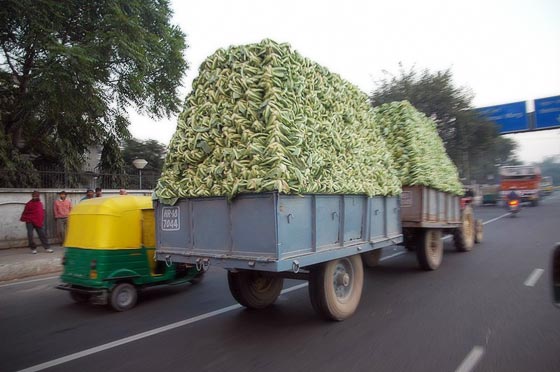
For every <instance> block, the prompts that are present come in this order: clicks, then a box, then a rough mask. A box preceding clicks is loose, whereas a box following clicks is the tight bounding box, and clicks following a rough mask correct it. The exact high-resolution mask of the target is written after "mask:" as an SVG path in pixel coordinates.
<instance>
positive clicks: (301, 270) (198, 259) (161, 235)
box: [155, 192, 403, 320]
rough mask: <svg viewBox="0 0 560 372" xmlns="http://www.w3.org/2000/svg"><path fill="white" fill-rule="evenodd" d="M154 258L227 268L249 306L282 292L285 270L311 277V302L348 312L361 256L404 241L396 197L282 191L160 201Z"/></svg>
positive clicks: (373, 258) (374, 255)
mask: <svg viewBox="0 0 560 372" xmlns="http://www.w3.org/2000/svg"><path fill="white" fill-rule="evenodd" d="M155 209H156V225H157V229H156V240H157V242H156V245H157V249H156V258H157V259H158V260H160V261H166V262H168V263H169V264H170V263H177V262H181V263H188V264H192V265H196V266H197V267H199V268H207V267H208V266H210V265H214V266H221V267H223V268H225V269H227V270H228V283H229V288H230V291H231V294H232V295H233V297H234V298H235V299H236V300H237V301H238V302H239V303H240V304H242V305H244V306H246V307H249V308H257V309H258V308H264V307H266V306H269V305H271V304H272V303H274V302H275V301H276V299H277V297H278V296H279V294H280V291H281V290H282V286H283V280H284V278H293V279H301V280H308V281H309V295H310V298H311V303H312V305H313V307H314V309H315V310H316V311H317V312H318V313H319V314H320V315H322V316H323V317H325V318H328V319H334V320H343V319H345V318H347V317H349V316H350V315H352V314H353V313H354V311H355V310H356V308H357V306H358V304H359V301H360V297H361V292H362V286H363V277H364V274H363V264H362V262H363V263H364V264H365V265H366V266H373V265H375V264H377V263H378V261H379V258H380V253H381V250H380V249H381V248H383V247H387V246H390V245H395V244H399V243H401V242H402V240H403V235H402V233H401V219H400V207H399V198H398V197H367V196H365V195H301V196H299V195H284V194H279V193H277V192H270V193H258V194H241V195H238V196H237V197H235V198H234V199H233V200H228V199H227V198H225V197H207V198H192V199H179V200H178V201H177V203H175V204H174V205H165V204H161V203H159V202H158V201H156V202H155Z"/></svg>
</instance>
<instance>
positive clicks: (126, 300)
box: [110, 283, 138, 311]
mask: <svg viewBox="0 0 560 372" xmlns="http://www.w3.org/2000/svg"><path fill="white" fill-rule="evenodd" d="M137 300H138V292H137V291H136V287H135V286H134V285H132V284H130V283H119V284H117V285H116V286H115V287H114V288H113V289H112V290H111V297H110V304H111V307H112V308H113V309H114V310H116V311H126V310H130V309H132V308H133V307H134V306H135V305H136V301H137Z"/></svg>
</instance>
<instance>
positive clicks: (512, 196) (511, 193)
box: [506, 187, 521, 201]
mask: <svg viewBox="0 0 560 372" xmlns="http://www.w3.org/2000/svg"><path fill="white" fill-rule="evenodd" d="M509 190H510V191H509V194H507V196H506V199H507V200H508V201H511V200H517V201H519V200H520V199H521V196H520V195H519V193H518V192H517V190H516V189H515V187H510V188H509Z"/></svg>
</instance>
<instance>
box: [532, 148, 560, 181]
mask: <svg viewBox="0 0 560 372" xmlns="http://www.w3.org/2000/svg"><path fill="white" fill-rule="evenodd" d="M537 165H538V166H539V167H540V168H541V173H542V175H543V176H550V177H552V182H553V183H554V185H556V186H558V185H560V156H559V155H556V156H554V155H553V156H548V157H546V158H544V159H543V160H542V161H541V162H540V163H537Z"/></svg>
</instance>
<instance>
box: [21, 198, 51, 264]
mask: <svg viewBox="0 0 560 372" xmlns="http://www.w3.org/2000/svg"><path fill="white" fill-rule="evenodd" d="M19 220H20V221H22V222H25V227H26V228H27V240H28V241H29V248H31V253H33V254H36V253H37V245H36V244H35V242H34V241H33V229H35V231H37V234H38V235H39V239H41V244H42V245H43V248H45V250H46V251H47V252H48V253H52V252H53V250H52V249H51V247H50V246H49V242H48V241H47V236H46V235H45V230H44V229H43V223H44V222H45V211H44V210H43V203H41V199H40V198H39V191H33V193H32V194H31V200H30V201H28V202H27V204H25V208H24V209H23V213H22V214H21V218H20V219H19Z"/></svg>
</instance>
